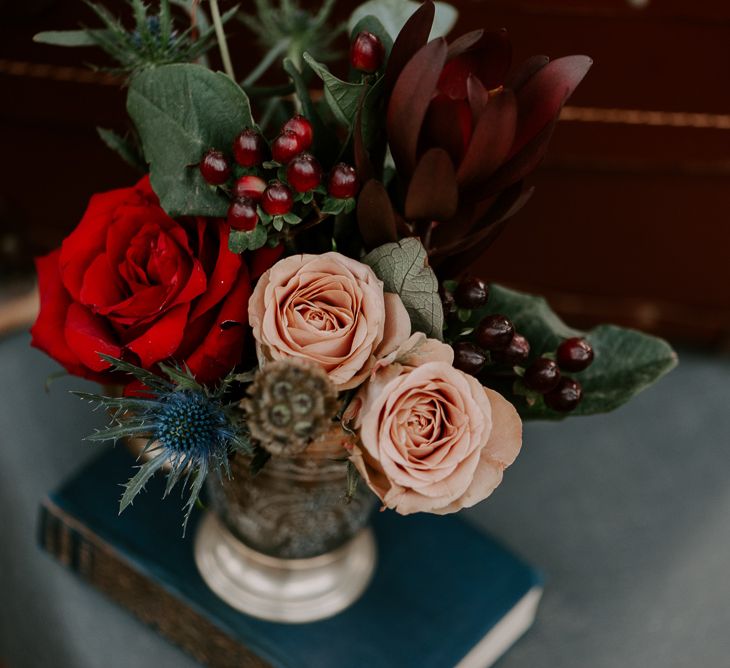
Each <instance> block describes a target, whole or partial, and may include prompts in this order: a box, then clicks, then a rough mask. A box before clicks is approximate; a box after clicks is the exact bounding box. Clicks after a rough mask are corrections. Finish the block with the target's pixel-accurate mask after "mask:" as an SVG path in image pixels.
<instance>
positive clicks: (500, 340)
mask: <svg viewBox="0 0 730 668" xmlns="http://www.w3.org/2000/svg"><path fill="white" fill-rule="evenodd" d="M514 334H515V327H514V325H513V324H512V321H511V320H510V319H509V318H507V317H506V316H503V315H500V314H499V313H494V314H492V315H488V316H486V317H485V318H483V319H482V321H481V322H480V323H479V324H478V325H477V329H476V332H474V338H475V339H476V342H477V343H478V344H479V345H480V346H481V347H482V348H484V349H485V350H504V349H505V348H506V347H507V346H509V344H510V342H511V341H512V337H513V336H514Z"/></svg>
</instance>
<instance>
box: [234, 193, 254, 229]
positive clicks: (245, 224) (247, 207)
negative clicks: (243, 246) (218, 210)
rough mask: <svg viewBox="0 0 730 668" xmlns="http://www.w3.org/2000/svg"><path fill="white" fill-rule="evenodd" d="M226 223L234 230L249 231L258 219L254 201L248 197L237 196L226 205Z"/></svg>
mask: <svg viewBox="0 0 730 668" xmlns="http://www.w3.org/2000/svg"><path fill="white" fill-rule="evenodd" d="M227 220H228V224H229V225H230V226H231V227H232V228H233V229H234V230H244V231H246V232H250V231H251V230H252V229H253V228H254V227H256V223H258V221H259V215H258V213H256V202H254V201H253V200H252V199H250V198H248V197H239V198H237V199H234V200H233V201H232V202H231V206H229V207H228V218H227Z"/></svg>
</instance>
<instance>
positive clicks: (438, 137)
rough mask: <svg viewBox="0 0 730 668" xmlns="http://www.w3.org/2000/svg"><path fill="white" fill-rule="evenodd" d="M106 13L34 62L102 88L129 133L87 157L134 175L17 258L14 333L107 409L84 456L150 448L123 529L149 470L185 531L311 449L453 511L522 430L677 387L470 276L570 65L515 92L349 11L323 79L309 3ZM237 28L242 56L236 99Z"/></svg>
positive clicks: (427, 15) (414, 19) (444, 21)
mask: <svg viewBox="0 0 730 668" xmlns="http://www.w3.org/2000/svg"><path fill="white" fill-rule="evenodd" d="M129 4H130V7H131V13H132V15H133V19H134V26H133V27H132V28H131V29H130V28H128V27H126V26H125V25H124V24H123V23H122V22H121V21H120V20H118V19H117V18H115V17H114V16H112V15H111V14H110V13H109V12H108V11H107V10H106V9H104V8H103V7H100V6H93V5H92V6H93V7H94V9H95V11H96V14H97V15H98V17H99V19H100V20H101V21H102V24H103V25H102V27H100V28H93V29H82V30H75V31H61V32H48V33H41V34H40V35H38V36H37V38H36V39H37V40H39V41H43V42H47V43H53V44H59V45H64V46H96V47H99V48H101V49H102V50H104V51H105V52H106V54H107V55H108V56H109V57H110V58H112V59H113V60H114V61H115V62H116V63H117V67H116V68H115V72H117V73H118V74H119V75H120V76H121V77H123V82H124V85H125V86H126V91H127V110H128V112H129V116H130V119H131V122H132V125H131V128H130V131H129V132H128V133H127V135H126V136H121V135H118V134H116V133H114V132H112V131H110V130H100V134H101V137H102V139H103V140H104V141H105V142H106V143H107V144H108V145H109V146H110V147H111V148H113V149H115V150H117V151H118V152H119V153H120V155H121V156H122V158H124V159H125V160H127V161H128V162H129V163H131V164H133V165H135V166H138V167H140V168H141V170H142V171H143V175H142V176H141V178H140V180H139V181H138V183H136V185H133V186H131V187H125V188H121V189H117V190H111V191H109V192H106V193H102V194H96V195H94V196H93V197H92V198H91V201H90V202H89V205H88V208H87V210H86V213H85V214H84V216H83V218H82V219H81V222H80V223H79V225H78V227H77V228H76V229H75V230H74V231H73V232H72V233H71V234H70V235H69V236H68V237H67V238H66V240H65V241H64V242H63V244H62V246H61V248H60V249H58V250H55V251H53V252H52V253H50V254H49V255H47V256H45V257H42V258H40V259H38V261H37V268H38V276H39V284H40V293H41V310H40V314H39V316H38V320H37V322H36V323H35V325H34V326H33V329H32V334H33V345H34V346H36V347H38V348H40V349H41V350H44V351H45V352H46V353H48V354H49V355H50V356H51V357H53V358H55V359H56V360H57V361H58V362H60V363H61V364H62V365H63V366H64V367H65V369H66V370H67V371H68V372H69V373H71V374H75V375H78V376H82V377H85V378H88V379H92V380H95V381H98V382H99V383H101V384H103V385H104V386H116V387H118V388H120V391H118V392H110V393H108V396H104V395H94V394H82V396H83V397H84V398H86V399H88V400H89V401H91V402H92V403H94V404H95V405H96V406H100V407H103V408H105V409H106V410H108V411H110V414H111V416H112V423H111V424H110V425H109V427H108V428H106V429H102V430H99V431H98V432H97V433H96V434H94V435H93V436H92V437H91V438H92V439H95V440H107V439H111V440H116V439H118V438H122V437H128V436H132V437H142V438H144V439H145V442H146V447H145V452H146V455H147V457H146V461H145V463H142V464H141V465H140V467H139V469H138V471H137V472H136V474H135V475H134V476H133V477H132V479H131V480H130V481H129V483H128V484H127V487H126V490H125V493H124V496H123V498H122V508H124V507H125V506H126V505H128V504H129V503H131V501H132V500H133V499H134V496H135V495H136V494H137V493H138V492H139V491H140V490H141V489H142V488H143V487H144V485H145V483H146V482H147V481H148V480H149V479H150V477H151V476H152V475H154V474H155V472H157V471H159V470H160V469H162V468H163V466H164V465H166V464H167V465H168V466H167V476H168V484H167V492H169V491H170V490H171V489H172V488H173V486H174V485H175V484H176V483H178V482H181V481H182V482H183V484H184V483H186V482H188V480H189V479H190V480H191V483H190V484H191V486H190V497H189V501H188V503H187V506H186V509H187V514H186V517H187V515H189V513H190V510H191V509H192V508H193V506H194V504H195V501H196V499H197V497H198V494H199V492H200V490H201V486H202V484H203V480H204V479H205V477H206V475H208V474H209V473H210V472H217V473H218V474H219V475H221V474H222V475H226V473H227V472H228V461H229V458H230V457H231V456H237V457H238V456H240V457H247V458H248V459H249V461H250V465H251V467H252V469H254V470H259V469H260V468H261V467H262V466H265V465H266V463H267V460H268V459H269V458H270V457H293V456H298V457H306V456H307V448H308V447H309V446H310V445H311V444H312V443H313V442H315V441H317V440H318V439H321V438H324V437H328V438H332V436H333V434H334V437H335V438H337V439H339V441H340V442H341V444H342V452H343V457H342V465H343V467H344V466H347V467H349V471H350V473H351V475H350V476H349V477H348V479H349V480H351V481H352V484H353V485H355V484H357V480H358V478H361V479H362V480H363V481H364V483H365V484H367V485H368V486H369V487H370V488H371V489H372V491H373V492H374V493H375V494H376V495H377V496H378V497H379V498H380V500H381V502H382V505H383V506H384V507H387V508H392V509H394V510H395V511H397V512H399V513H402V514H409V513H414V512H419V511H426V512H432V513H441V514H443V513H451V512H455V511H457V510H459V509H461V508H464V507H468V506H472V505H474V504H475V503H478V502H479V501H481V500H483V499H485V498H486V497H488V496H489V495H490V494H491V493H492V491H493V490H494V489H495V488H496V487H497V486H498V485H499V483H500V481H501V480H502V475H503V472H504V470H505V469H506V468H507V467H508V466H509V465H510V464H512V462H513V461H514V460H515V458H516V457H517V455H518V453H519V451H520V448H521V444H522V420H526V419H536V418H543V419H557V418H563V417H565V416H566V415H569V414H572V415H589V414H593V413H598V412H602V411H608V410H612V409H614V408H616V407H618V406H619V405H621V404H622V403H624V402H625V401H627V400H628V399H629V398H630V397H632V396H633V395H635V394H636V393H637V392H638V391H640V390H641V389H643V388H644V387H646V386H648V385H649V384H651V383H652V382H654V381H655V380H656V379H657V378H659V377H660V376H661V375H662V374H664V373H665V372H667V371H668V370H669V369H671V368H672V367H673V366H674V364H675V362H676V357H675V355H674V353H673V351H672V350H671V348H670V347H669V346H668V345H667V344H666V343H665V342H663V341H661V340H659V339H656V338H653V337H650V336H646V335H644V334H641V333H639V332H635V331H631V330H626V329H621V328H618V327H613V326H601V327H597V328H595V329H593V330H592V331H590V332H582V331H578V330H576V329H573V328H571V327H568V326H567V325H566V324H564V323H563V322H562V321H561V320H560V319H559V318H558V317H557V316H556V315H555V314H554V313H553V312H552V311H551V310H550V308H549V307H548V305H547V304H546V303H545V301H544V300H542V299H540V298H538V297H533V296H530V295H526V294H522V293H519V292H516V291H513V290H510V289H508V288H505V287H502V286H499V285H496V284H489V283H488V282H486V281H485V280H483V278H479V277H477V276H476V275H475V274H474V273H473V272H471V271H470V267H473V266H474V264H475V263H476V262H477V261H478V260H480V259H481V258H482V257H485V253H486V252H487V250H488V249H489V247H490V245H491V244H492V242H493V241H494V240H495V239H496V238H497V236H498V235H499V233H500V232H501V231H502V229H503V228H504V226H505V225H506V224H507V223H508V222H509V220H510V219H511V218H512V217H513V216H514V215H515V214H516V213H517V211H518V210H519V209H520V208H521V207H522V206H523V205H524V204H525V203H526V202H527V200H528V199H529V198H530V195H531V194H532V188H530V187H529V186H528V185H526V182H525V179H526V177H528V176H529V174H530V173H531V172H532V171H533V170H534V169H535V167H536V166H537V165H538V164H539V162H540V161H541V159H542V158H543V156H544V154H545V151H546V149H547V145H548V141H549V139H550V136H551V134H552V132H553V130H554V128H555V125H556V123H557V120H558V116H559V114H560V110H561V108H562V106H563V104H564V103H565V101H566V100H567V98H568V97H569V96H570V95H571V93H572V92H573V90H574V89H575V88H576V86H578V84H579V83H580V81H581V80H582V79H583V77H584V76H585V75H586V73H587V72H588V69H589V68H590V65H591V61H590V59H589V58H587V57H585V56H569V57H564V58H558V59H557V60H549V59H548V58H547V57H544V56H538V57H535V58H531V59H530V60H528V61H527V62H525V63H523V64H521V65H518V66H517V67H513V66H512V62H511V50H510V43H509V40H508V37H507V34H506V32H505V31H503V30H499V31H486V30H475V31H472V32H469V33H467V34H465V35H462V36H460V37H458V38H456V39H453V40H450V41H447V40H446V38H445V37H444V35H445V34H446V33H447V32H448V31H449V30H450V28H451V27H452V25H453V23H454V21H455V16H456V12H455V10H454V9H453V8H451V7H450V6H448V5H446V4H444V3H436V4H434V3H432V2H430V1H427V2H424V3H423V4H420V5H419V4H418V3H415V2H405V1H401V2H396V1H394V0H370V1H369V2H366V3H365V4H364V5H362V6H360V7H358V8H357V9H356V10H355V12H354V13H353V15H352V17H351V18H350V20H349V23H348V25H347V28H346V31H345V32H346V33H347V35H349V44H350V50H349V67H348V64H347V63H344V62H342V59H340V60H339V61H337V62H335V63H334V66H335V71H337V72H341V73H343V74H342V78H341V77H340V76H338V75H337V74H335V73H334V72H333V71H331V70H330V69H329V67H328V66H327V65H325V64H324V61H326V60H328V59H330V58H333V57H334V56H335V54H336V43H333V42H332V40H333V39H335V38H336V36H337V35H339V34H341V32H342V27H340V28H337V27H333V26H330V25H329V20H330V12H331V9H332V4H333V3H332V2H331V1H330V0H326V1H325V2H324V4H323V6H322V8H321V9H320V10H319V12H317V13H308V12H306V11H304V10H303V9H300V8H299V7H298V6H297V5H296V4H295V3H293V2H291V1H287V2H284V1H282V2H281V4H280V5H274V4H271V3H266V2H263V0H261V1H260V2H257V3H256V6H257V13H256V15H255V16H251V15H242V14H241V13H240V12H239V11H238V9H237V8H232V9H231V10H230V11H228V12H227V13H225V14H221V12H220V10H219V7H218V4H217V1H216V0H209V2H207V3H201V2H200V1H199V0H194V1H193V2H191V3H187V4H186V3H185V2H177V3H174V7H171V4H170V2H169V1H168V0H160V4H159V7H158V8H157V9H156V12H157V13H151V12H152V10H151V9H150V8H149V7H147V6H146V5H144V4H143V3H142V1H141V0H130V3H129ZM173 9H174V11H173ZM208 12H209V14H210V19H211V20H210V21H209V20H208ZM234 17H238V18H240V19H242V20H243V21H244V22H245V23H246V24H247V25H248V26H249V28H251V29H253V31H254V32H255V34H256V35H258V37H259V38H260V41H261V44H262V46H263V48H264V50H265V52H264V54H263V55H262V56H261V58H260V59H251V60H250V61H249V62H247V63H245V65H246V66H247V69H248V72H247V74H246V76H245V78H244V79H243V80H239V79H237V78H236V76H235V74H234V69H233V63H232V59H231V56H230V53H229V50H228V43H227V38H226V35H225V30H226V27H227V26H230V25H232V19H234ZM216 44H217V47H218V49H219V51H220V59H221V62H222V63H223V66H224V69H225V72H218V71H214V70H213V69H211V68H210V67H209V66H208V62H209V61H208V55H207V53H208V51H209V49H211V48H212V47H215V46H216ZM236 66H237V67H240V66H241V65H240V64H239V63H236ZM279 66H280V67H279ZM266 77H269V78H270V79H271V80H272V81H274V82H275V83H273V84H263V83H262V81H263V80H265V79H266ZM281 82H283V83H281ZM481 265H482V266H484V267H487V268H488V266H489V265H488V261H485V262H483V263H481ZM347 493H348V490H343V498H345V499H346V498H347Z"/></svg>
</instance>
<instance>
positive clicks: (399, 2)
mask: <svg viewBox="0 0 730 668" xmlns="http://www.w3.org/2000/svg"><path fill="white" fill-rule="evenodd" d="M419 5H420V3H419V2H415V1H414V0H368V2H365V3H363V4H362V5H359V6H358V7H357V9H355V11H353V12H352V14H351V15H350V18H349V20H348V22H347V26H348V31H349V33H350V34H352V33H353V32H355V29H356V26H357V24H358V23H359V22H360V21H362V20H363V19H364V18H365V17H367V16H373V17H375V18H376V19H378V21H379V22H380V24H381V25H382V26H383V28H384V29H385V30H386V31H387V33H388V34H389V35H390V36H391V37H392V38H393V39H395V38H396V37H397V36H398V33H399V32H400V30H401V28H402V27H403V26H404V24H405V22H406V21H407V20H408V19H409V18H410V16H411V14H413V12H415V11H416V10H417V9H418V7H419ZM435 5H436V15H435V17H434V21H433V28H432V29H431V39H434V38H436V37H443V36H444V35H446V34H447V33H448V32H449V31H450V30H451V28H453V27H454V24H455V23H456V19H457V17H458V15H459V14H458V12H457V11H456V9H455V8H454V7H452V6H451V5H449V4H447V3H446V2H436V3H435ZM366 29H367V28H366ZM371 32H374V31H371ZM375 34H377V33H375ZM381 39H382V38H381Z"/></svg>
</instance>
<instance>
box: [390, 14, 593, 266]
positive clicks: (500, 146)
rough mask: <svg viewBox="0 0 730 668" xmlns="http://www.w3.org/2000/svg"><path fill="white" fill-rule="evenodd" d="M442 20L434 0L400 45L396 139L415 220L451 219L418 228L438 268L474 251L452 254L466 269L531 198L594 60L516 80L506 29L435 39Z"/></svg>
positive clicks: (393, 62) (393, 105)
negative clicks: (527, 184)
mask: <svg viewBox="0 0 730 668" xmlns="http://www.w3.org/2000/svg"><path fill="white" fill-rule="evenodd" d="M433 14H434V8H433V4H432V3H431V2H424V3H423V4H422V5H421V7H420V8H419V10H418V11H416V12H415V14H414V15H413V16H412V17H411V18H410V19H409V21H408V22H407V23H406V25H405V26H404V28H403V30H402V31H401V33H400V34H399V35H398V38H397V39H396V41H395V44H394V45H393V49H392V51H391V55H390V60H389V63H388V69H387V71H386V84H387V86H388V89H389V90H390V91H391V94H390V99H389V101H388V109H387V120H386V123H387V132H388V142H389V145H390V148H391V151H392V154H393V158H394V160H395V164H396V167H397V171H398V175H399V177H400V178H401V179H402V180H403V181H404V189H405V193H406V198H405V211H404V213H405V218H406V220H409V221H416V220H420V221H426V222H427V223H430V221H438V222H441V223H444V224H440V225H438V224H437V225H433V226H431V227H429V229H428V232H427V233H424V229H426V228H423V227H422V228H420V229H419V228H416V230H415V231H416V232H417V233H418V234H419V236H422V237H423V238H424V243H425V245H426V246H427V247H428V249H429V255H430V256H431V260H432V261H434V262H436V263H437V264H438V262H439V261H440V260H443V258H444V257H445V256H455V255H456V254H457V253H461V252H464V251H465V250H466V251H468V252H467V253H466V254H465V255H464V256H462V257H461V258H456V257H452V260H453V261H452V264H454V265H455V267H456V268H457V269H461V270H463V268H464V267H465V266H467V265H468V264H469V262H470V261H471V260H473V259H475V257H477V256H478V254H479V253H480V252H481V250H483V248H484V247H485V244H488V243H489V242H490V241H491V240H492V239H493V238H494V236H495V233H496V230H494V229H489V228H490V227H491V226H493V225H494V226H497V225H499V224H500V223H502V222H503V221H504V220H506V218H507V217H509V216H511V215H513V214H514V213H516V211H517V210H518V209H519V207H520V206H521V205H522V204H524V202H525V201H526V200H527V198H528V197H529V193H528V192H523V189H522V184H521V181H522V179H524V177H525V176H527V175H528V174H529V173H530V172H531V171H532V170H533V169H534V168H535V167H536V166H537V165H538V164H539V162H540V161H541V160H542V158H543V156H544V155H545V152H546V150H547V145H548V141H549V139H550V136H551V134H552V131H553V129H554V127H555V124H556V122H557V119H558V116H559V114H560V110H561V108H562V106H563V104H564V103H565V101H566V100H567V99H568V97H569V96H570V95H571V93H572V92H573V91H574V90H575V88H576V86H577V85H578V84H579V83H580V82H581V80H582V79H583V77H584V76H585V74H586V72H587V71H588V69H589V68H590V66H591V62H592V61H591V59H590V58H588V57H586V56H568V57H566V58H558V59H557V60H553V61H549V59H548V58H547V57H544V56H537V57H535V58H531V59H529V60H528V61H527V62H526V63H524V64H523V65H522V66H521V67H519V68H517V69H516V70H515V71H514V72H512V73H511V74H508V73H509V70H510V65H511V61H512V50H511V46H510V43H509V40H508V38H507V33H506V32H505V31H504V30H501V31H495V32H487V31H483V30H475V31H473V32H470V33H467V34H465V35H463V36H461V37H459V38H458V39H456V40H454V41H453V42H451V43H450V44H447V43H446V41H445V40H444V39H443V38H439V39H435V40H433V41H431V42H428V41H427V40H428V35H429V32H430V30H431V23H432V21H433ZM447 221H448V222H447ZM422 225H423V224H422Z"/></svg>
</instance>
